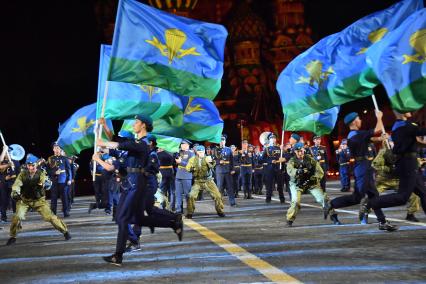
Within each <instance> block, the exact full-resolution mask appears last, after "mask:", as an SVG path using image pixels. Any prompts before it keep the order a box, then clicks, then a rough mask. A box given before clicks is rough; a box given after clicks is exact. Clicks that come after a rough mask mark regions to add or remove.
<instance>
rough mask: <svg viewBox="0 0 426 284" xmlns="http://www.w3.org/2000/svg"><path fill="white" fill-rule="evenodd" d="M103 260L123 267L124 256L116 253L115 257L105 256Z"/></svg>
mask: <svg viewBox="0 0 426 284" xmlns="http://www.w3.org/2000/svg"><path fill="white" fill-rule="evenodd" d="M102 258H103V260H105V261H106V262H109V263H111V264H114V265H117V266H121V264H122V263H123V255H120V254H117V253H114V254H113V255H110V256H104V257H102Z"/></svg>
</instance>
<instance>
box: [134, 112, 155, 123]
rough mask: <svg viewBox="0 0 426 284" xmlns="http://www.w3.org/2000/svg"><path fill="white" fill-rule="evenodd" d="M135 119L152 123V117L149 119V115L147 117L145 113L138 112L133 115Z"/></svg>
mask: <svg viewBox="0 0 426 284" xmlns="http://www.w3.org/2000/svg"><path fill="white" fill-rule="evenodd" d="M135 119H138V120H140V121H142V122H143V123H145V124H149V125H152V119H151V117H149V116H147V115H144V114H138V115H135Z"/></svg>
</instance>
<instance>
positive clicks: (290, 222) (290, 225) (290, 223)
mask: <svg viewBox="0 0 426 284" xmlns="http://www.w3.org/2000/svg"><path fill="white" fill-rule="evenodd" d="M285 226H286V227H287V228H290V227H293V221H288V220H287V223H286V225H285Z"/></svg>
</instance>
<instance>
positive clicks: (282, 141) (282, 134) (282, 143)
mask: <svg viewBox="0 0 426 284" xmlns="http://www.w3.org/2000/svg"><path fill="white" fill-rule="evenodd" d="M284 134H285V113H284V118H283V127H282V130H281V151H280V152H281V154H280V159H281V158H282V157H283V152H284ZM282 165H283V164H282V163H280V170H281V168H282Z"/></svg>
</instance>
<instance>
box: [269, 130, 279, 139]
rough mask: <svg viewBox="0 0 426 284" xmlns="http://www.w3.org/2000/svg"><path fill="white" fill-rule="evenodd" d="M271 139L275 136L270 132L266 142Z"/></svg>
mask: <svg viewBox="0 0 426 284" xmlns="http://www.w3.org/2000/svg"><path fill="white" fill-rule="evenodd" d="M271 138H277V136H276V135H275V134H274V133H272V132H271V133H269V134H268V140H269V139H271Z"/></svg>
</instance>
